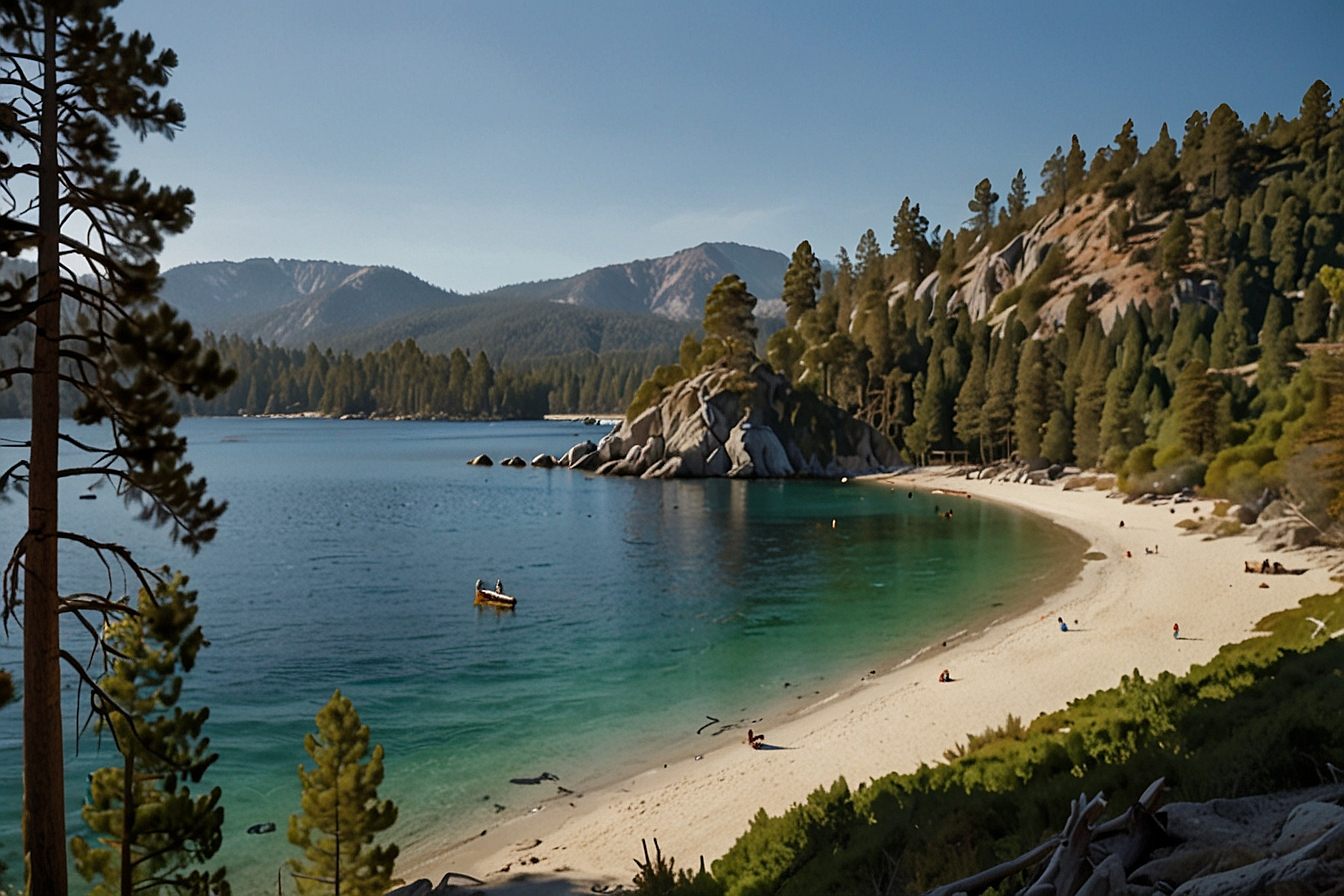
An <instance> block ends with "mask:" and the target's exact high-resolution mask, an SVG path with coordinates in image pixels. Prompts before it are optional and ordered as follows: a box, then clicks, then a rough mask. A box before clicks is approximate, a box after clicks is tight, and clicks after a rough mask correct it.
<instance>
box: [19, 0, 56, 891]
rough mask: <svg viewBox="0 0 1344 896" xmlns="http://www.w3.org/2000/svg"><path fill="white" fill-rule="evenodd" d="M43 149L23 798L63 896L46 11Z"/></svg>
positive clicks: (36, 843) (35, 847)
mask: <svg viewBox="0 0 1344 896" xmlns="http://www.w3.org/2000/svg"><path fill="white" fill-rule="evenodd" d="M43 16H44V26H45V31H46V40H45V45H44V48H43V83H42V147H41V154H40V157H39V166H40V171H39V174H38V201H39V204H40V208H39V211H38V229H39V231H40V241H39V243H38V249H37V290H38V299H39V303H40V304H39V307H38V309H37V313H36V325H37V326H36V330H37V332H36V337H35V339H34V341H33V376H32V384H33V396H32V399H33V430H32V445H31V447H30V449H29V450H30V454H29V460H28V463H29V469H28V477H29V478H28V533H27V536H26V542H27V544H26V545H25V546H24V578H23V642H24V644H23V784H24V787H23V793H24V814H25V816H26V821H27V824H26V829H25V839H26V841H27V842H26V844H25V849H24V851H25V852H26V853H27V854H28V859H29V862H30V863H31V864H30V874H31V878H30V879H31V884H30V886H31V890H30V892H31V893H32V896H65V894H66V888H67V882H66V859H65V779H64V777H63V771H64V770H63V768H62V765H63V763H62V761H61V757H62V747H63V744H62V739H61V658H60V649H61V644H60V628H59V624H60V616H59V614H58V607H57V602H58V591H57V588H56V548H57V538H56V533H57V524H56V502H57V488H56V472H57V460H56V453H57V447H58V444H59V439H58V436H59V432H60V414H61V394H60V386H61V384H60V379H59V373H60V342H59V340H60V335H61V332H60V331H61V271H60V260H61V259H60V251H61V247H60V232H61V219H60V180H59V178H58V176H57V175H58V168H57V166H58V165H59V164H60V160H59V157H58V156H57V153H56V142H57V119H56V112H57V78H56V75H57V72H56V14H55V12H54V11H53V10H52V8H51V6H50V5H47V6H44V8H43Z"/></svg>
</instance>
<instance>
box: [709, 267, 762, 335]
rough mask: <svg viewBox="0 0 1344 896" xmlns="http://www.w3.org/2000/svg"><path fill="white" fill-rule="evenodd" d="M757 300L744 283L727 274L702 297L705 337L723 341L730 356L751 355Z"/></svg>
mask: <svg viewBox="0 0 1344 896" xmlns="http://www.w3.org/2000/svg"><path fill="white" fill-rule="evenodd" d="M755 307H756V297H755V296H753V295H752V294H751V293H749V292H747V284H745V283H743V282H742V280H741V278H739V277H738V276H737V275H736V274H729V275H728V276H727V277H724V278H723V279H722V280H720V281H719V282H718V283H716V284H715V285H714V288H713V289H712V290H710V293H709V295H708V296H706V297H705V319H704V328H705V336H706V337H710V336H714V337H717V338H718V339H720V340H722V341H723V343H724V345H725V346H726V347H727V349H728V351H729V353H730V354H732V355H753V354H754V353H755V345H756V332H757V331H756V315H755V313H754V310H753V309H755Z"/></svg>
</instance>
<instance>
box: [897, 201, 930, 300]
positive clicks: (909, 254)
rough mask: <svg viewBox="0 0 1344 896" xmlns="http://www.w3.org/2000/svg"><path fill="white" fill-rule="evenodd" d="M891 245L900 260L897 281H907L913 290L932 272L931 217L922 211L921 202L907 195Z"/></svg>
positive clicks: (902, 202) (898, 213)
mask: <svg viewBox="0 0 1344 896" xmlns="http://www.w3.org/2000/svg"><path fill="white" fill-rule="evenodd" d="M891 220H892V233H891V248H892V254H893V255H894V257H895V259H896V271H895V276H896V281H897V282H900V281H902V280H904V281H905V282H907V283H909V284H910V288H911V290H912V291H913V290H914V288H915V287H916V286H918V285H919V283H920V281H921V280H923V279H924V277H925V275H926V274H928V271H927V270H926V269H925V267H926V264H927V263H928V258H929V255H930V254H931V253H930V246H929V239H928V232H929V219H928V218H926V217H924V216H923V215H921V214H920V213H919V203H917V202H916V203H915V204H914V205H911V204H910V197H909V196H907V197H905V199H903V200H902V201H901V208H900V210H899V211H898V212H897V213H896V214H895V215H894V216H892V219H891Z"/></svg>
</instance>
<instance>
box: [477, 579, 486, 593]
mask: <svg viewBox="0 0 1344 896" xmlns="http://www.w3.org/2000/svg"><path fill="white" fill-rule="evenodd" d="M476 590H477V591H484V590H485V583H484V582H482V581H481V580H480V579H477V580H476Z"/></svg>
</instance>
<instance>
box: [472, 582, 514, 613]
mask: <svg viewBox="0 0 1344 896" xmlns="http://www.w3.org/2000/svg"><path fill="white" fill-rule="evenodd" d="M474 604H475V606H478V607H497V608H499V609H503V610H512V609H513V608H514V607H515V606H516V605H517V604H518V599H517V598H514V597H510V596H509V595H507V594H505V593H504V592H503V591H498V590H497V591H491V590H490V589H489V588H486V587H484V586H483V585H482V583H481V582H480V581H479V580H477V582H476V600H475V601H474Z"/></svg>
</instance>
